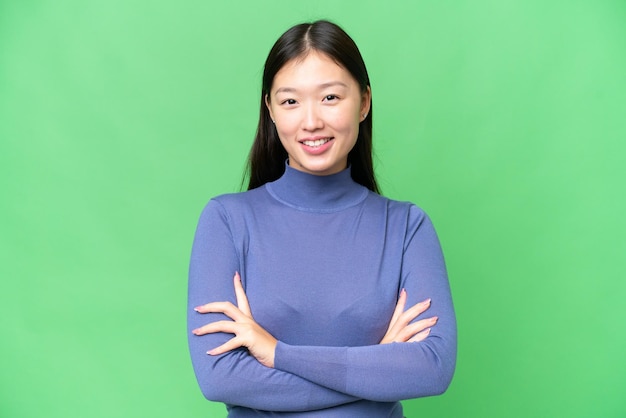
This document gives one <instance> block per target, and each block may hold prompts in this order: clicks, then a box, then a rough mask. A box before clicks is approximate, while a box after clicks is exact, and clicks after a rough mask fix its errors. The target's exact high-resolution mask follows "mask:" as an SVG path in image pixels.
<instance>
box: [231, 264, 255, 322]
mask: <svg viewBox="0 0 626 418" xmlns="http://www.w3.org/2000/svg"><path fill="white" fill-rule="evenodd" d="M233 281H234V282H235V296H236V297H237V307H238V308H239V310H240V311H241V312H242V313H243V314H244V315H247V316H249V317H252V312H251V311H250V304H249V303H248V297H247V296H246V292H245V290H243V285H242V284H241V276H240V275H239V272H238V271H237V272H235V277H234V278H233Z"/></svg>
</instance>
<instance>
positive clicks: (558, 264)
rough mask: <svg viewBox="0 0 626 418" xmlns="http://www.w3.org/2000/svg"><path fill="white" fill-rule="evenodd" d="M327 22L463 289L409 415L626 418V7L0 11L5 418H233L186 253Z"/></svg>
mask: <svg viewBox="0 0 626 418" xmlns="http://www.w3.org/2000/svg"><path fill="white" fill-rule="evenodd" d="M318 18H328V19H331V20H333V21H335V22H337V23H339V24H341V25H342V26H343V27H344V28H345V29H346V30H347V31H348V32H349V33H350V34H351V35H352V36H353V38H354V39H355V40H356V42H357V43H358V44H359V46H360V48H361V50H362V53H363V55H364V58H365V61H366V63H367V65H368V68H369V71H370V77H371V79H372V91H373V103H374V107H375V112H374V118H375V119H374V126H375V152H376V166H377V170H378V175H379V178H380V183H381V186H382V188H383V192H384V194H386V195H387V196H389V197H391V198H395V199H401V200H410V201H413V202H415V203H417V204H418V205H420V206H421V207H423V208H424V209H425V210H426V211H427V212H428V213H429V214H430V215H431V217H432V218H433V221H434V223H435V226H436V227H437V230H438V232H439V234H440V238H441V241H442V244H443V247H444V252H445V255H446V259H447V263H448V267H449V273H450V281H451V284H452V289H453V296H454V300H455V306H456V310H457V315H458V324H459V354H458V366H457V370H456V375H455V378H454V380H453V382H452V385H451V387H450V389H449V390H448V392H446V393H445V394H444V395H443V396H440V397H434V398H427V399H417V400H411V401H407V402H404V405H405V410H406V415H407V416H408V417H431V418H434V417H568V418H575V417H624V416H626V398H625V397H624V393H625V390H626V360H625V353H626V332H625V331H626V314H625V311H624V300H625V299H626V280H625V278H626V238H625V236H626V223H625V221H624V213H625V212H626V198H625V187H624V182H625V180H626V169H625V166H626V157H625V155H626V146H625V145H624V143H625V141H626V123H625V119H626V106H625V103H626V100H625V98H626V2H624V1H623V0H613V1H611V0H595V1H592V0H589V1H573V0H568V1H566V0H554V1H540V0H498V1H496V0H491V1H489V0H472V1H469V0H458V1H445V0H444V1H422V0H417V1H385V2H383V1H366V0H362V1H353V2H349V1H336V0H332V1H329V0H319V1H315V2H299V1H264V2H259V1H238V2H234V1H233V2H226V1H207V0H205V1H199V0H189V1H177V2H174V1H165V0H158V1H155V0H152V1H148V0H129V1H127V0H125V1H121V0H106V1H105V0H101V1H98V0H80V1H79V0H56V1H52V0H31V1H21V0H0V222H1V223H0V326H1V328H0V338H1V342H0V371H1V372H0V416H1V417H7V418H13V417H16V418H21V417H47V418H56V417H148V416H150V417H153V418H156V417H221V416H224V415H225V409H224V407H223V406H222V405H221V404H216V403H210V402H208V401H206V400H204V398H203V397H202V395H201V394H200V391H199V389H198V388H197V385H196V382H195V378H194V376H193V371H192V368H191V364H190V360H189V357H188V353H187V342H186V331H185V302H186V280H187V277H186V276H187V267H188V259H189V252H190V247H191V242H192V238H193V234H194V230H195V226H196V222H197V219H198V216H199V214H200V211H201V209H202V207H203V206H204V204H205V203H206V201H207V200H208V199H209V198H210V197H211V196H214V195H217V194H220V193H224V192H232V191H237V190H239V188H240V185H241V179H242V170H243V167H244V164H245V157H246V155H247V152H248V149H249V147H250V144H251V141H252V137H253V134H254V130H255V127H256V118H257V114H258V104H259V91H260V77H261V72H262V65H263V61H264V59H265V56H266V55H267V53H268V51H269V49H270V47H271V45H272V43H273V42H274V40H275V39H276V38H277V37H278V36H279V35H280V34H281V33H282V32H283V31H284V30H286V29H287V28H288V27H289V26H291V25H293V24H295V23H299V22H302V21H310V20H313V19H318Z"/></svg>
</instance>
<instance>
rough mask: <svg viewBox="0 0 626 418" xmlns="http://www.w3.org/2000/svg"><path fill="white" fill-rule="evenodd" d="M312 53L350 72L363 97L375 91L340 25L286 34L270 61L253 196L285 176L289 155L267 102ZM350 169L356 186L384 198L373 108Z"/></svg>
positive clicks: (253, 153) (253, 161)
mask: <svg viewBox="0 0 626 418" xmlns="http://www.w3.org/2000/svg"><path fill="white" fill-rule="evenodd" d="M310 51H319V52H321V53H323V54H325V55H328V56H329V57H330V58H332V59H333V60H334V61H335V62H336V63H337V64H338V65H340V66H342V67H343V68H345V69H346V70H347V71H348V72H349V73H350V74H351V75H352V77H354V79H355V80H356V81H357V82H358V83H359V87H360V88H361V92H362V93H365V92H366V91H367V88H368V87H370V80H369V76H368V75H367V69H366V68H365V63H364V62H363V58H362V57H361V53H360V52H359V49H358V48H357V46H356V44H355V43H354V41H353V40H352V38H350V36H348V34H347V33H346V32H344V30H343V29H341V28H340V27H339V26H337V25H336V24H334V23H331V22H328V21H326V20H318V21H317V22H313V23H302V24H299V25H296V26H293V27H292V28H290V29H289V30H287V32H285V33H284V34H282V36H281V37H280V38H278V40H277V41H276V43H275V44H274V46H273V47H272V49H271V51H270V53H269V55H268V56H267V60H266V61H265V69H264V71H263V85H262V89H261V110H260V115H259V125H258V126H257V131H256V136H255V138H254V143H253V144H252V149H251V150H250V155H249V157H248V166H247V173H248V175H249V182H248V190H251V189H255V188H257V187H259V186H262V185H264V184H265V183H267V182H270V181H274V180H276V179H278V178H279V177H280V176H281V175H282V174H283V173H284V171H285V160H286V159H287V151H285V149H284V148H283V146H282V144H281V143H280V139H279V138H278V133H277V132H276V128H275V127H274V124H273V123H272V119H271V117H270V114H269V110H268V109H267V106H266V104H265V96H266V95H269V94H270V90H271V89H272V83H273V82H274V76H275V75H276V73H277V72H278V71H279V70H280V69H281V68H282V67H283V66H284V65H285V64H287V63H288V62H289V61H291V60H293V59H296V58H299V57H303V56H305V55H306V54H307V53H308V52H310ZM348 164H350V165H351V173H352V178H353V180H354V181H355V182H357V183H359V184H361V185H363V186H365V187H367V188H368V189H370V190H372V191H373V192H376V193H379V189H378V185H377V183H376V178H375V176H374V165H373V163H372V106H371V104H370V110H369V112H368V115H367V116H366V118H365V119H364V120H363V121H362V122H361V124H360V126H359V135H358V137H357V141H356V144H355V145H354V148H352V150H351V151H350V153H349V154H348Z"/></svg>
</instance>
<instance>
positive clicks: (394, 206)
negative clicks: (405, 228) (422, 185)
mask: <svg viewBox="0 0 626 418" xmlns="http://www.w3.org/2000/svg"><path fill="white" fill-rule="evenodd" d="M370 199H372V201H373V202H377V203H378V204H382V205H384V206H385V207H386V208H387V210H388V211H389V213H390V214H398V215H405V216H407V217H410V218H424V217H427V216H428V215H427V214H426V212H425V211H424V210H423V209H422V208H421V207H420V206H418V205H417V204H416V203H413V202H410V201H406V200H396V199H392V198H389V197H386V196H383V195H379V194H376V193H373V192H371V193H370Z"/></svg>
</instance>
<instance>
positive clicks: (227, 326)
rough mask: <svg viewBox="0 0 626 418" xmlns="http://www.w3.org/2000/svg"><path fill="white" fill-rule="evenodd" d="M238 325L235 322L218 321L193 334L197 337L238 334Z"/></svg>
mask: <svg viewBox="0 0 626 418" xmlns="http://www.w3.org/2000/svg"><path fill="white" fill-rule="evenodd" d="M238 325H239V324H238V323H237V322H234V321H216V322H211V323H210V324H206V325H203V326H201V327H199V328H196V329H194V330H193V331H191V332H193V333H194V334H195V335H205V334H214V333H216V332H225V333H227V334H236V333H237V332H238Z"/></svg>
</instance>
